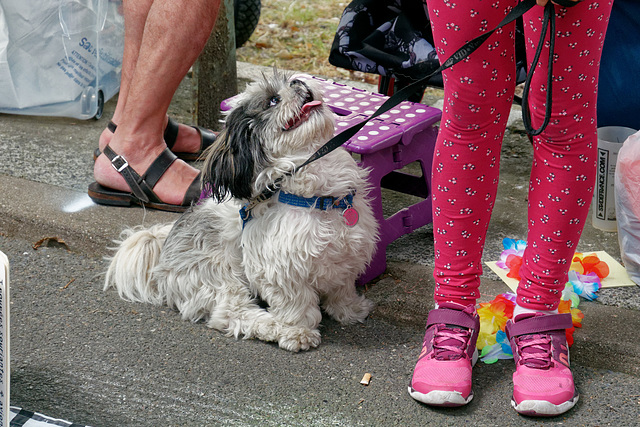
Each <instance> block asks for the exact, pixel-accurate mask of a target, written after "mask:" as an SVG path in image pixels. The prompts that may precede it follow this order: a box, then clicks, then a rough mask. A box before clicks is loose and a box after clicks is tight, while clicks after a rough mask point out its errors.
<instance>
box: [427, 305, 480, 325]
mask: <svg viewBox="0 0 640 427" xmlns="http://www.w3.org/2000/svg"><path fill="white" fill-rule="evenodd" d="M436 323H444V324H447V325H455V326H460V327H462V328H467V329H473V330H476V331H479V330H480V320H479V319H478V318H477V317H472V316H470V315H469V314H467V313H464V312H462V311H460V310H451V309H448V308H438V309H436V310H431V311H430V312H429V316H428V317H427V328H429V326H431V325H434V324H436Z"/></svg>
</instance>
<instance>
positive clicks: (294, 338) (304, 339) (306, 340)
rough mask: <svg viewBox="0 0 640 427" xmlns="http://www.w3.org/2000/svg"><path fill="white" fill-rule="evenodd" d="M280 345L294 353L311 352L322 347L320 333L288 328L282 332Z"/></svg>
mask: <svg viewBox="0 0 640 427" xmlns="http://www.w3.org/2000/svg"><path fill="white" fill-rule="evenodd" d="M278 345H279V346H280V348H283V349H285V350H289V351H293V352H298V351H300V350H309V349H310V348H311V347H317V346H319V345H320V331H319V330H317V329H314V330H311V329H308V328H301V327H291V328H286V329H284V330H283V331H282V335H281V336H280V339H279V340H278Z"/></svg>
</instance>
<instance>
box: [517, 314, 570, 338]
mask: <svg viewBox="0 0 640 427" xmlns="http://www.w3.org/2000/svg"><path fill="white" fill-rule="evenodd" d="M572 326H573V321H572V320H571V314H569V313H562V314H548V315H546V316H535V317H529V318H528V319H522V320H519V321H517V322H513V323H511V324H510V325H509V328H507V335H508V338H509V339H511V337H517V336H520V335H532V334H540V333H545V332H551V331H558V330H564V329H569V328H571V327H572Z"/></svg>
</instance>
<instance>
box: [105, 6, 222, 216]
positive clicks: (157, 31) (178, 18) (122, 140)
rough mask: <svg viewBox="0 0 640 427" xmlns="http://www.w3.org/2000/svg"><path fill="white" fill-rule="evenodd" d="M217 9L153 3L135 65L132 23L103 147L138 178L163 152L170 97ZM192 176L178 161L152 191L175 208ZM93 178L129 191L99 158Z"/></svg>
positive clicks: (204, 38) (139, 13)
mask: <svg viewBox="0 0 640 427" xmlns="http://www.w3.org/2000/svg"><path fill="white" fill-rule="evenodd" d="M219 5H220V0H195V1H188V2H187V1H175V0H156V1H154V2H153V4H151V6H150V8H149V9H148V13H147V15H146V16H147V18H146V23H145V25H144V29H143V33H142V39H141V43H140V50H139V55H138V56H137V61H135V49H134V48H135V37H136V33H135V29H137V28H139V27H138V26H137V25H135V24H134V27H133V28H134V30H133V31H134V34H132V35H131V37H132V38H133V40H132V43H133V44H132V46H131V51H128V52H127V54H128V55H131V56H129V57H128V58H127V61H128V62H127V68H128V70H127V73H129V71H131V74H130V75H125V80H127V83H125V88H124V89H125V92H124V96H125V98H124V100H123V101H122V102H123V104H122V105H118V107H119V108H120V111H117V118H118V119H119V123H118V129H117V131H116V133H115V134H114V135H113V137H112V139H111V141H110V143H109V145H110V147H111V148H112V149H113V150H114V151H115V152H116V153H118V154H120V155H122V156H124V157H125V158H126V159H127V161H128V162H129V165H130V166H131V167H132V168H133V169H134V170H136V171H137V172H138V173H140V174H143V173H144V172H145V171H146V170H147V168H148V167H149V165H150V164H151V163H152V162H153V160H154V159H155V158H156V157H157V156H158V155H159V154H160V153H161V152H162V151H163V150H164V149H165V148H166V145H165V143H164V140H163V137H162V135H163V131H164V127H165V125H166V120H167V117H166V113H167V110H168V108H169V104H170V103H171V98H172V97H173V95H174V93H175V91H176V89H177V88H178V85H179V84H180V82H181V81H182V79H183V78H184V76H185V75H186V73H187V71H189V68H190V67H191V65H192V64H193V63H194V62H195V60H196V59H197V57H198V55H199V54H200V52H201V51H202V49H203V48H204V45H205V43H206V42H207V39H208V38H209V34H210V33H211V29H212V28H213V24H214V22H215V19H216V16H217V12H218V7H219ZM144 10H145V9H144V6H141V7H140V9H136V8H135V6H132V10H130V13H131V14H132V15H131V16H132V17H134V19H141V17H143V16H144ZM133 62H135V65H134V64H133ZM129 67H130V68H129ZM119 104H120V101H119ZM197 174H198V171H197V170H196V169H194V168H192V167H191V166H189V165H187V164H186V163H184V162H182V161H179V160H178V161H176V162H175V163H174V164H173V165H172V166H171V167H170V168H169V170H168V171H167V172H166V173H165V174H164V175H163V176H162V178H161V179H160V181H159V182H158V184H157V186H156V187H155V189H154V191H155V192H156V194H157V195H158V197H160V199H162V200H163V201H164V202H166V203H171V204H179V203H181V202H182V199H183V197H184V194H185V191H186V189H187V187H188V186H189V184H191V182H192V181H193V179H194V178H195V176H196V175H197ZM94 176H95V178H96V181H97V182H98V183H100V184H102V185H104V186H106V187H110V188H113V189H116V190H122V191H128V190H129V187H128V185H127V184H126V182H125V181H124V179H123V178H122V177H121V176H120V175H119V174H118V173H117V172H116V171H115V170H114V169H113V168H112V167H111V165H110V162H109V161H108V159H107V158H106V157H105V156H104V155H102V156H100V157H99V158H98V159H97V160H96V163H95V166H94Z"/></svg>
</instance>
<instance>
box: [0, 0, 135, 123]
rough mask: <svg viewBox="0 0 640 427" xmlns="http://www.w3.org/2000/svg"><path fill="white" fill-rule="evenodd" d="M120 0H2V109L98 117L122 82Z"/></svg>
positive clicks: (0, 110)
mask: <svg viewBox="0 0 640 427" xmlns="http://www.w3.org/2000/svg"><path fill="white" fill-rule="evenodd" d="M119 3H121V2H120V1H110V0H30V1H27V2H25V1H23V0H0V112H3V113H14V114H32V115H54V116H69V117H77V118H83V119H86V118H90V117H93V115H94V114H95V113H96V111H95V110H96V108H97V104H98V102H97V99H98V92H102V97H103V100H105V101H106V100H108V99H109V98H110V97H111V96H113V95H114V94H115V93H116V92H117V91H118V89H119V85H120V69H121V62H122V50H123V46H124V36H123V34H124V21H123V17H122V15H121V13H120V12H119V9H118V6H119Z"/></svg>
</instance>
